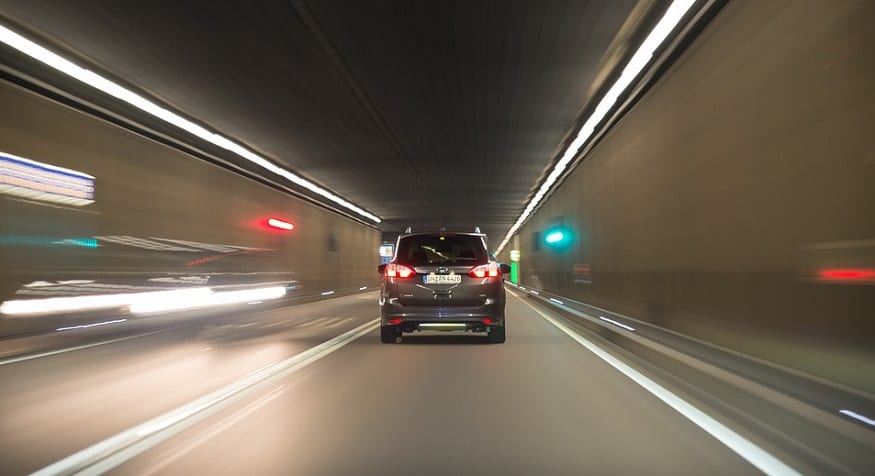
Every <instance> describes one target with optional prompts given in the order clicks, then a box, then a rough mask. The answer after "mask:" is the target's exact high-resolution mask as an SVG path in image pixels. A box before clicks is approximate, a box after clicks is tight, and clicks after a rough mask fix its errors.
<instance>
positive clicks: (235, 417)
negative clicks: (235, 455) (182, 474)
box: [143, 385, 287, 476]
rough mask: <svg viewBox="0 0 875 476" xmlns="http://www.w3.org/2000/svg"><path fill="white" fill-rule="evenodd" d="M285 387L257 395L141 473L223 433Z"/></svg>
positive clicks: (154, 469) (152, 470) (151, 471)
mask: <svg viewBox="0 0 875 476" xmlns="http://www.w3.org/2000/svg"><path fill="white" fill-rule="evenodd" d="M286 388H287V387H286V385H280V386H279V387H277V388H275V389H273V390H271V391H270V392H268V393H267V394H265V395H263V396H261V397H259V398H258V399H256V400H255V401H253V402H251V403H249V404H248V405H246V406H245V407H243V408H241V409H240V410H239V411H237V412H235V413H233V414H232V415H230V416H229V417H228V418H226V419H225V420H223V421H221V422H219V423H218V424H217V425H215V426H213V428H212V429H210V430H209V431H207V432H204V433H198V437H197V438H195V439H193V440H190V442H188V443H187V444H185V445H182V446H179V447H177V448H175V449H174V451H173V452H171V453H170V454H167V455H165V456H162V457H161V459H160V460H159V461H158V463H157V464H156V465H155V466H152V467H151V468H149V469H148V470H147V471H146V472H145V473H143V475H144V476H148V475H151V474H155V473H157V472H159V471H161V470H162V469H164V468H166V467H167V466H169V465H170V463H173V462H174V461H176V460H178V459H179V458H181V457H183V456H185V455H186V454H188V453H190V452H191V451H192V450H194V449H195V448H197V447H198V446H200V445H202V444H204V443H206V442H207V441H209V440H211V439H213V438H214V437H216V436H217V435H219V434H221V433H224V432H225V430H227V429H229V428H231V427H233V426H234V425H236V424H237V423H239V422H240V421H242V420H243V419H245V418H247V417H248V416H249V415H251V414H253V413H255V411H256V410H258V409H259V408H261V407H263V406H265V405H267V404H268V403H270V402H271V401H272V400H274V399H276V398H277V397H279V396H280V395H281V394H282V393H283V392H285V390H286Z"/></svg>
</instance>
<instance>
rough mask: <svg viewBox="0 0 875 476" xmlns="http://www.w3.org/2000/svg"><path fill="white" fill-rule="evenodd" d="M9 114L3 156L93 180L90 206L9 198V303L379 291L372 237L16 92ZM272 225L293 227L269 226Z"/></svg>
mask: <svg viewBox="0 0 875 476" xmlns="http://www.w3.org/2000/svg"><path fill="white" fill-rule="evenodd" d="M0 110H2V111H3V114H0V151H2V152H5V153H9V154H14V155H16V156H19V157H24V158H27V159H31V160H35V161H38V162H42V163H47V164H51V165H54V166H59V167H64V168H68V169H73V170H75V171H79V172H84V173H86V174H89V175H91V176H93V177H95V180H94V182H95V191H94V198H95V202H94V203H92V204H89V205H85V206H69V205H65V204H58V203H47V202H45V201H41V200H39V199H37V200H31V199H28V198H26V197H11V196H9V195H8V194H7V195H0V260H2V263H3V265H2V270H0V283H2V285H0V293H2V296H0V301H2V300H6V299H10V298H11V297H14V298H16V299H25V298H36V297H44V296H54V295H71V294H73V295H76V294H91V293H97V294H99V293H103V292H118V291H119V290H142V289H152V288H154V287H161V286H170V287H173V286H177V285H186V284H195V285H196V284H203V283H205V282H206V283H208V284H209V285H211V286H212V285H217V286H225V287H233V286H236V285H249V286H254V285H258V284H265V283H289V284H290V285H291V286H293V287H294V294H314V293H315V294H319V293H320V292H321V291H323V290H336V289H345V288H353V287H359V286H362V285H375V284H377V283H379V276H378V275H377V273H376V270H375V268H376V266H377V264H378V256H377V248H378V245H379V240H380V233H379V231H377V230H375V229H372V228H370V227H367V226H364V225H362V224H360V223H357V222H355V221H353V220H350V219H348V218H345V217H343V216H340V215H338V214H336V213H333V212H330V211H327V210H325V209H323V208H321V207H318V206H316V205H313V204H310V203H308V202H305V201H303V200H300V199H298V198H295V197H292V196H290V195H288V194H286V193H283V192H280V191H277V190H275V189H272V188H270V187H268V186H266V185H263V184H261V183H258V182H256V181H253V180H250V179H247V178H244V177H242V176H239V175H236V174H234V173H232V172H230V171H227V170H225V169H223V168H220V167H218V166H215V165H212V164H210V163H208V162H205V161H202V160H199V159H197V158H195V157H192V156H190V155H187V154H185V153H182V152H180V151H179V150H176V149H173V148H171V147H167V146H165V145H162V144H160V143H157V142H154V141H152V140H149V139H147V138H145V137H143V136H140V135H137V134H134V133H132V132H130V131H128V130H125V129H122V128H120V127H118V126H115V125H113V124H110V123H107V122H105V121H102V120H99V119H97V118H94V117H92V116H88V115H85V114H83V113H81V112H78V111H76V110H73V109H71V108H69V107H66V106H63V105H60V104H57V103H55V102H52V101H50V100H48V99H45V98H43V97H40V96H37V95H36V94H34V93H32V92H29V91H26V90H23V89H21V88H19V87H17V86H14V85H11V84H9V83H2V82H0ZM269 217H279V218H285V219H288V220H289V221H291V222H292V223H294V225H295V226H296V228H295V229H294V230H293V231H291V232H283V231H278V230H275V229H273V228H270V227H268V226H266V220H267V218H269ZM171 240H176V241H171ZM205 280H206V281H205ZM60 281H70V282H69V283H66V284H64V283H59V282H60ZM77 281H79V282H77ZM88 281H93V282H92V283H88ZM35 282H36V283H38V284H40V285H39V286H30V287H28V286H25V285H26V284H28V283H31V284H33V283H35Z"/></svg>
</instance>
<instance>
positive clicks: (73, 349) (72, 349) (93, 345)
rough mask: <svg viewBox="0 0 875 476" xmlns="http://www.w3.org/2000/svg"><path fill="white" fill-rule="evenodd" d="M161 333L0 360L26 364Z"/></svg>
mask: <svg viewBox="0 0 875 476" xmlns="http://www.w3.org/2000/svg"><path fill="white" fill-rule="evenodd" d="M159 332H162V331H155V332H149V333H146V334H137V335H135V336H128V337H122V338H120V339H112V340H105V341H101V342H95V343H94V344H85V345H79V346H76V347H68V348H66V349H58V350H52V351H49V352H42V353H39V354H31V355H24V356H21V357H13V358H11V359H6V360H0V365H7V364H15V363H18V362H25V361H28V360H33V359H39V358H42V357H49V356H52V355H58V354H64V353H67V352H73V351H76V350H82V349H90V348H91V347H97V346H100V345H106V344H114V343H116V342H122V341H126V340H131V339H137V338H140V337H147V336H151V335H155V334H158V333H159Z"/></svg>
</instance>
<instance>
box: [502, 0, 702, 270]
mask: <svg viewBox="0 0 875 476" xmlns="http://www.w3.org/2000/svg"><path fill="white" fill-rule="evenodd" d="M694 3H696V0H675V1H674V2H672V4H671V6H669V7H668V10H667V11H666V12H665V15H663V17H662V19H661V20H659V23H657V24H656V26H655V27H653V30H651V31H650V34H649V35H647V38H646V39H645V40H644V42H643V43H641V46H639V47H638V50H637V51H636V52H635V54H634V55H633V56H632V58H631V59H630V60H629V62H628V63H627V64H626V67H625V68H623V72H622V73H621V74H620V77H619V78H617V81H616V82H614V84H613V85H612V86H611V88H610V89H609V90H608V92H607V93H605V96H604V97H603V98H602V99H601V101H599V103H598V105H597V106H596V108H595V110H594V111H593V112H592V115H590V116H589V118H588V119H587V120H586V122H584V123H583V125H582V126H581V127H580V129H579V130H578V131H577V136H576V137H575V138H574V140H573V141H571V144H569V145H568V148H567V149H565V153H564V154H563V155H562V158H560V159H559V162H557V163H556V165H555V166H554V167H553V170H552V171H551V172H550V175H548V176H547V178H546V179H545V180H544V183H542V184H541V186H540V187H539V188H538V191H537V193H535V196H534V197H532V199H531V200H530V201H529V203H528V205H526V208H525V209H524V210H523V213H522V214H521V215H520V216H519V218H518V219H517V221H516V222H515V223H514V224H513V226H511V227H510V230H508V231H507V235H505V237H504V240H502V242H501V244H499V245H498V248H496V254H497V253H501V250H502V249H504V247H505V246H506V245H507V243H508V242H509V241H510V239H511V238H512V237H513V235H514V234H515V233H516V232H517V230H518V229H519V228H520V226H522V224H523V222H525V221H526V220H527V219H528V218H529V215H531V214H532V211H534V209H535V207H537V206H538V204H539V203H540V202H541V199H543V198H544V196H545V195H546V194H547V192H549V191H550V189H551V188H552V187H553V185H554V184H555V183H556V181H557V180H559V177H561V176H562V173H563V172H564V171H565V168H566V167H568V164H570V163H571V161H572V160H573V159H574V157H575V156H576V155H577V152H578V151H579V150H580V148H581V147H582V146H583V144H585V143H586V141H588V140H589V138H590V137H592V134H593V133H594V132H595V127H596V125H598V123H600V122H601V121H602V120H603V119H604V118H605V116H606V115H607V114H608V112H609V111H610V110H611V108H612V107H614V103H616V102H617V99H618V98H619V97H620V96H621V95H622V94H623V92H625V90H626V88H628V87H629V85H630V84H632V81H634V80H635V78H637V77H638V75H639V74H640V73H641V72H642V71H643V70H644V67H645V66H647V63H649V62H650V59H651V58H652V57H653V53H654V52H655V51H656V49H657V48H658V47H659V46H660V45H661V44H662V42H663V41H665V39H666V38H667V37H668V35H669V33H671V32H672V31H673V30H674V29H675V27H677V25H678V23H679V22H680V21H681V19H682V18H683V17H684V15H686V13H687V12H688V11H689V10H690V8H691V7H692V6H693V4H694Z"/></svg>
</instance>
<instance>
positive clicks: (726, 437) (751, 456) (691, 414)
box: [514, 294, 800, 475]
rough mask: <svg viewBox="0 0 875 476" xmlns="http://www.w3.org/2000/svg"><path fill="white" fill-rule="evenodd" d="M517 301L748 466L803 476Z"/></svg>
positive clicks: (763, 470)
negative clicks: (681, 416) (745, 462)
mask: <svg viewBox="0 0 875 476" xmlns="http://www.w3.org/2000/svg"><path fill="white" fill-rule="evenodd" d="M514 297H516V298H517V299H519V300H520V302H522V303H523V304H525V305H526V306H528V307H529V308H531V309H532V310H533V311H535V312H536V313H538V315H540V316H541V317H543V318H544V319H546V320H547V321H548V322H549V323H551V324H553V325H554V326H556V328H558V329H559V330H560V331H562V332H564V333H565V334H566V335H567V336H568V337H571V338H572V339H574V340H575V341H577V343H578V344H580V345H582V346H584V347H586V349H587V350H589V351H590V352H592V353H593V354H595V355H596V356H598V357H599V358H600V359H602V360H604V361H605V362H607V363H608V364H609V365H610V366H611V367H614V368H615V369H617V370H619V371H620V372H621V373H622V374H623V375H625V376H627V377H629V378H630V379H632V381H634V382H635V383H637V384H638V385H640V386H642V387H643V388H644V389H645V390H647V391H648V392H650V393H651V394H653V395H654V396H655V397H656V398H658V399H660V400H662V401H663V402H665V403H666V404H667V405H668V406H670V407H672V408H674V409H675V410H676V411H677V412H678V413H680V414H681V415H683V416H684V417H686V418H687V419H688V420H690V421H691V422H693V423H694V424H695V425H696V426H698V427H699V428H701V429H703V430H705V431H706V432H708V433H709V434H710V435H711V436H713V437H714V438H716V439H717V440H718V441H720V442H721V443H723V444H724V445H726V446H727V447H729V449H731V450H732V451H734V452H735V453H736V454H738V455H739V456H741V457H742V458H744V459H745V460H747V462H749V463H750V464H752V465H754V466H755V467H756V468H757V469H759V470H760V471H762V472H763V473H766V474H770V475H771V474H775V475H777V474H780V475H785V474H792V475H798V474H800V473H799V472H798V471H796V470H795V469H793V468H791V467H790V466H789V465H787V464H786V463H784V462H783V461H781V460H779V459H778V458H776V457H775V456H773V455H772V454H770V453H768V452H767V451H766V450H764V449H762V448H760V447H759V446H757V445H756V444H754V443H753V442H751V441H750V440H748V439H747V438H745V437H743V436H741V435H739V434H738V433H736V432H734V431H732V430H731V429H730V428H729V427H727V426H726V425H724V424H722V423H720V422H719V421H717V420H715V419H714V418H712V417H711V416H709V415H707V414H706V413H705V412H703V411H701V410H699V409H698V408H696V407H694V406H693V405H692V404H690V403H688V402H687V401H686V400H683V399H682V398H680V397H678V396H677V395H675V394H674V393H672V392H671V391H669V390H668V389H666V388H665V387H663V386H662V385H659V384H658V383H656V382H654V381H653V380H650V379H649V378H647V377H646V376H644V375H643V374H641V373H640V372H638V371H637V370H635V369H633V368H632V367H629V366H628V365H626V364H625V363H623V362H622V361H620V360H619V359H617V358H616V357H614V356H613V355H611V354H609V353H607V352H606V351H604V350H602V348H601V347H599V346H597V345H595V344H593V343H592V342H590V341H589V340H587V339H586V338H584V337H583V336H581V335H580V334H578V333H576V332H574V331H573V330H571V328H569V327H568V326H566V325H565V324H563V323H562V322H560V321H558V320H556V319H554V318H553V317H550V316H549V315H547V314H545V313H544V312H542V311H541V310H540V309H538V308H536V307H535V306H533V305H532V304H529V303H527V302H525V301H524V300H523V299H520V298H519V296H517V295H516V294H514Z"/></svg>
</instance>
